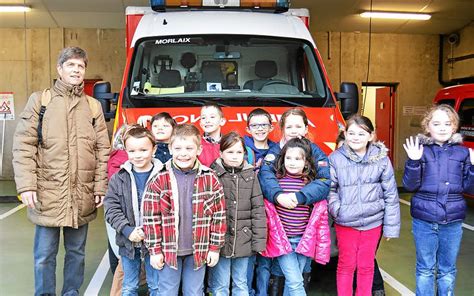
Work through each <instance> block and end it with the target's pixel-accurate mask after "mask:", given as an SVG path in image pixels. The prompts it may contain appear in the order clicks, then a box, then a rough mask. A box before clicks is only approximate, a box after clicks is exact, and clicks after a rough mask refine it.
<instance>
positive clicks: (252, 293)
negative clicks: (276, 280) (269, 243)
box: [247, 255, 257, 296]
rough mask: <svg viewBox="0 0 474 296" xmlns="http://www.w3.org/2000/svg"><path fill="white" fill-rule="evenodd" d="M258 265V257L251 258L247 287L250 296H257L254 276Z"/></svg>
mask: <svg viewBox="0 0 474 296" xmlns="http://www.w3.org/2000/svg"><path fill="white" fill-rule="evenodd" d="M256 264H257V255H252V256H250V257H249V265H248V266H247V287H248V290H249V295H250V296H255V290H254V288H253V275H254V273H255V265H256Z"/></svg>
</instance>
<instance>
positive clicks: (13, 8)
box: [0, 5, 31, 12]
mask: <svg viewBox="0 0 474 296" xmlns="http://www.w3.org/2000/svg"><path fill="white" fill-rule="evenodd" d="M30 10H31V7H29V6H25V5H0V12H28V11H30Z"/></svg>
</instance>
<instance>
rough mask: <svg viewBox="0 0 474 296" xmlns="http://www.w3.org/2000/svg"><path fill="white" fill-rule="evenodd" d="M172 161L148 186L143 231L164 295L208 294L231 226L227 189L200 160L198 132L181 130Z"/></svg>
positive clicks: (190, 127)
mask: <svg viewBox="0 0 474 296" xmlns="http://www.w3.org/2000/svg"><path fill="white" fill-rule="evenodd" d="M170 148H171V149H170V151H171V154H172V161H169V162H167V163H166V167H165V169H164V170H163V171H161V172H160V173H159V174H158V175H157V176H156V177H155V179H153V180H152V181H151V182H150V183H149V185H148V186H147V189H146V192H145V195H144V199H143V230H144V232H145V245H146V246H147V248H148V250H149V253H150V263H151V266H153V268H156V269H158V270H159V278H160V280H159V283H158V294H159V295H166V296H168V295H170V296H171V295H178V291H179V285H180V282H181V279H183V284H182V291H183V295H186V296H188V295H199V296H201V295H203V292H204V276H205V270H206V268H205V265H206V263H207V265H208V266H210V267H212V266H215V265H216V264H217V262H218V261H219V251H220V249H221V247H222V246H223V245H224V241H225V238H224V236H225V232H226V229H227V226H226V220H225V219H226V218H225V217H226V215H225V199H224V193H223V189H222V185H221V184H220V183H219V181H218V178H217V176H216V175H215V173H214V171H212V170H211V169H209V168H207V167H205V166H202V165H201V164H200V162H199V160H198V159H197V156H198V155H199V153H201V150H202V147H201V137H200V135H199V130H198V129H197V128H196V127H195V126H193V125H191V124H183V125H179V126H177V127H176V129H175V131H174V133H173V135H172V136H171V140H170Z"/></svg>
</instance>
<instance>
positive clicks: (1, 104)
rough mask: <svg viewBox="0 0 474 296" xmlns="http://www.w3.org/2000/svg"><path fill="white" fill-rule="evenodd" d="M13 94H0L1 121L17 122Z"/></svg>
mask: <svg viewBox="0 0 474 296" xmlns="http://www.w3.org/2000/svg"><path fill="white" fill-rule="evenodd" d="M14 102H15V101H14V99H13V93H12V92H0V120H15V103H14Z"/></svg>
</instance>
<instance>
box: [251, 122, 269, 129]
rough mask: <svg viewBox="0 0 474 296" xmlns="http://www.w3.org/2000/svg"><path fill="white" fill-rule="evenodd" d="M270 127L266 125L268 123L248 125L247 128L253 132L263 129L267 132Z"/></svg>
mask: <svg viewBox="0 0 474 296" xmlns="http://www.w3.org/2000/svg"><path fill="white" fill-rule="evenodd" d="M271 126H272V125H271V124H268V123H254V124H249V127H250V129H253V130H258V129H260V128H261V129H264V130H267V129H270V127H271Z"/></svg>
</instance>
